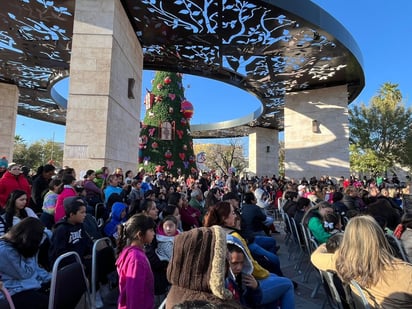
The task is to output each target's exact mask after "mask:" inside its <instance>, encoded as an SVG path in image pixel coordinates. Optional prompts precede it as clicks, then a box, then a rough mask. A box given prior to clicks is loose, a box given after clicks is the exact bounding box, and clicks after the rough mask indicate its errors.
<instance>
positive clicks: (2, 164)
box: [0, 157, 9, 168]
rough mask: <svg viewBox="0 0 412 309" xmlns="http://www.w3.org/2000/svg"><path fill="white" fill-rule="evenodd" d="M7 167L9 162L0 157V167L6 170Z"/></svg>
mask: <svg viewBox="0 0 412 309" xmlns="http://www.w3.org/2000/svg"><path fill="white" fill-rule="evenodd" d="M8 165H9V161H7V159H6V157H2V158H1V159H0V167H3V168H7V166H8Z"/></svg>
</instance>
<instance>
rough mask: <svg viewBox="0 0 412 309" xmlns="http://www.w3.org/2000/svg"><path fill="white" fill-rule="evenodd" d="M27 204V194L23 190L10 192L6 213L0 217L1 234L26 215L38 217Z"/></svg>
mask: <svg viewBox="0 0 412 309" xmlns="http://www.w3.org/2000/svg"><path fill="white" fill-rule="evenodd" d="M26 205H27V194H26V192H25V191H22V190H15V191H13V192H11V193H10V196H9V198H8V200H7V203H6V209H5V213H4V214H3V215H2V216H1V217H0V236H2V235H4V234H5V233H7V232H8V231H9V230H10V229H11V228H12V226H14V225H16V224H17V223H19V222H20V221H21V220H22V219H24V218H26V217H33V218H36V219H38V217H37V216H36V214H35V213H34V212H33V210H32V209H31V208H29V207H26Z"/></svg>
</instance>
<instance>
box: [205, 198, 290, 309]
mask: <svg viewBox="0 0 412 309" xmlns="http://www.w3.org/2000/svg"><path fill="white" fill-rule="evenodd" d="M213 225H219V226H221V227H223V229H224V231H225V232H226V233H227V234H230V235H232V236H233V237H236V238H237V239H239V240H240V241H241V243H242V245H243V247H244V249H245V251H246V252H247V254H248V258H250V260H251V261H252V264H253V276H254V277H255V278H256V279H257V280H258V281H259V286H260V288H261V290H262V300H261V303H260V304H256V305H265V308H273V307H274V305H275V304H276V303H277V301H278V300H280V301H281V308H282V309H287V308H294V307H295V298H294V289H293V283H292V281H291V280H290V279H288V278H284V277H279V276H277V275H275V274H272V273H269V272H268V271H267V270H266V269H264V268H263V267H262V266H260V265H259V264H258V263H257V262H256V260H255V259H253V257H252V254H251V253H250V251H249V249H248V246H247V243H246V240H245V239H244V238H243V237H242V236H241V235H240V233H239V227H240V218H239V217H238V215H237V213H236V212H235V210H234V208H233V206H231V204H230V203H228V202H219V203H217V204H216V205H215V206H212V207H210V209H209V211H208V213H207V214H206V216H205V219H204V226H206V227H211V226H213ZM267 254H268V255H269V252H268V253H267Z"/></svg>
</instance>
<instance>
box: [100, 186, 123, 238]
mask: <svg viewBox="0 0 412 309" xmlns="http://www.w3.org/2000/svg"><path fill="white" fill-rule="evenodd" d="M113 195H115V194H112V196H113ZM116 195H118V194H116ZM118 196H119V195H118ZM119 198H120V196H119ZM126 219H127V205H126V204H125V203H123V202H120V201H118V202H115V203H114V204H113V206H112V213H111V214H110V218H109V222H107V223H106V225H105V226H104V229H103V232H104V234H105V235H106V236H108V237H110V238H111V239H112V240H113V239H114V240H116V239H117V238H118V236H119V234H118V233H117V226H118V225H119V224H121V223H123V222H125V221H126Z"/></svg>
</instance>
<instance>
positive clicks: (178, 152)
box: [139, 72, 197, 176]
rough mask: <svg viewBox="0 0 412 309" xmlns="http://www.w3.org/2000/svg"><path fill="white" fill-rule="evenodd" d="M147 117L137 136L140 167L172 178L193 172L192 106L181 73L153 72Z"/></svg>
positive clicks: (147, 95) (194, 170) (147, 96)
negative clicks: (163, 173) (168, 174)
mask: <svg viewBox="0 0 412 309" xmlns="http://www.w3.org/2000/svg"><path fill="white" fill-rule="evenodd" d="M144 103H145V107H146V115H145V117H144V120H143V122H142V123H141V131H140V137H139V166H141V167H144V168H145V170H146V171H149V172H152V173H154V172H158V171H166V172H169V173H171V174H172V175H174V176H179V175H181V174H185V175H186V176H188V175H189V174H193V173H196V172H197V171H196V160H195V155H194V152H193V139H192V137H191V135H190V119H191V117H192V116H193V105H192V104H191V103H190V102H189V101H187V100H186V99H185V96H184V88H183V84H182V74H181V73H171V72H156V74H155V77H154V79H153V80H152V90H151V91H148V93H147V94H146V97H145V102H144Z"/></svg>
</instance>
